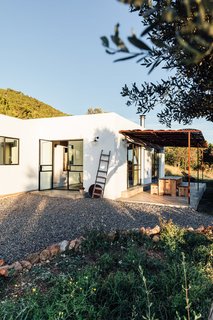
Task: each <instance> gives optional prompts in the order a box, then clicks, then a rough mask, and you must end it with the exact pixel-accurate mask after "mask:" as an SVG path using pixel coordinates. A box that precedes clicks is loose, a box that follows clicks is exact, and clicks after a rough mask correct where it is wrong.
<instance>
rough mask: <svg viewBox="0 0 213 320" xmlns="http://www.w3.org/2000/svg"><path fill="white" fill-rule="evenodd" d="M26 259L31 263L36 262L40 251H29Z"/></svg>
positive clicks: (38, 259)
mask: <svg viewBox="0 0 213 320" xmlns="http://www.w3.org/2000/svg"><path fill="white" fill-rule="evenodd" d="M27 260H28V261H29V262H30V263H31V264H36V263H38V262H39V261H40V253H39V252H35V253H30V254H29V255H28V257H27Z"/></svg>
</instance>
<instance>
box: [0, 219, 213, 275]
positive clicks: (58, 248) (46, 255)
mask: <svg viewBox="0 0 213 320" xmlns="http://www.w3.org/2000/svg"><path fill="white" fill-rule="evenodd" d="M186 230H188V231H190V232H198V233H203V234H208V235H213V226H208V227H204V226H200V227H199V228H197V229H193V228H192V227H190V228H187V229H186ZM132 232H138V233H141V234H144V235H146V236H148V237H151V238H152V240H153V241H154V242H158V241H159V240H160V233H161V228H160V226H158V225H156V226H155V227H154V228H150V227H148V228H144V227H141V228H137V229H130V230H123V231H119V233H120V234H124V235H128V234H130V233H132ZM107 236H108V238H109V239H110V240H112V241H113V240H114V239H115V238H116V236H117V231H113V232H110V233H108V234H107ZM84 240H86V239H85V238H84V237H82V236H81V237H79V238H76V239H73V240H63V241H61V242H59V243H56V244H53V245H51V246H48V247H46V248H45V249H43V250H41V251H40V252H35V253H30V254H29V255H28V256H27V258H26V259H25V260H20V261H16V262H14V263H12V264H6V262H5V261H4V260H3V259H0V277H8V276H9V275H10V273H11V274H12V275H14V274H18V273H19V272H24V271H26V270H30V269H31V268H32V267H33V266H34V265H38V264H39V263H41V264H42V263H48V262H50V260H51V259H52V258H54V257H55V256H57V255H59V254H61V253H64V252H65V251H74V252H78V251H79V250H80V248H81V244H82V242H83V241H84Z"/></svg>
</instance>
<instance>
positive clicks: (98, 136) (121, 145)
mask: <svg viewBox="0 0 213 320" xmlns="http://www.w3.org/2000/svg"><path fill="white" fill-rule="evenodd" d="M126 148H127V145H126V143H125V142H124V141H123V140H122V137H121V138H119V135H118V134H116V133H115V132H113V131H111V130H109V129H107V128H103V129H99V130H96V131H95V132H94V136H92V137H91V139H90V141H88V144H87V147H86V148H85V163H86V166H85V169H86V170H85V171H86V172H85V175H84V178H85V182H86V186H87V188H89V186H90V185H92V184H94V183H95V178H96V173H97V169H98V164H99V159H100V154H101V150H103V152H104V153H106V154H109V152H111V156H110V163H109V170H108V175H107V182H108V184H109V182H110V180H111V179H112V178H113V176H114V174H116V173H117V171H118V170H119V168H120V167H121V166H123V165H124V164H126V161H127V149H126ZM122 178H124V177H121V179H122ZM124 179H125V178H124ZM125 182H126V179H125Z"/></svg>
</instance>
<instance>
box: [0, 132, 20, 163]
mask: <svg viewBox="0 0 213 320" xmlns="http://www.w3.org/2000/svg"><path fill="white" fill-rule="evenodd" d="M6 164H10V165H11V164H19V139H15V138H6V137H0V165H6Z"/></svg>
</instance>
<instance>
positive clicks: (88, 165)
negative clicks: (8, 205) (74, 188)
mask: <svg viewBox="0 0 213 320" xmlns="http://www.w3.org/2000/svg"><path fill="white" fill-rule="evenodd" d="M140 128H141V127H140V126H139V125H138V124H136V123H134V122H132V121H129V120H128V119H125V118H123V117H121V116H119V115H117V114H115V113H104V114H96V115H83V116H70V117H57V118H45V119H32V120H20V119H15V118H12V117H7V116H3V115H0V136H8V137H13V138H19V139H20V159H19V165H7V166H5V165H0V195H3V194H11V193H16V192H23V191H27V190H37V189H38V172H39V139H47V140H72V139H73V140H74V139H83V142H84V162H83V165H84V176H83V179H84V187H85V190H86V191H87V190H88V188H89V187H90V185H91V184H93V183H94V181H95V176H96V172H97V168H98V162H99V157H100V152H101V150H102V149H103V150H104V152H106V153H108V152H109V151H111V159H110V166H109V173H108V180H107V185H106V189H105V197H106V198H111V199H116V198H118V197H120V195H121V192H122V191H124V190H126V188H127V163H126V160H127V149H126V147H127V146H126V143H125V141H123V140H122V139H123V136H122V135H120V134H119V130H125V129H130V130H131V129H140ZM97 136H98V137H99V139H98V142H94V138H95V137H97ZM146 162H147V164H146V165H147V171H146V174H145V176H146V177H145V178H146V179H148V175H149V172H150V167H149V166H150V163H149V161H148V160H147V161H146ZM147 181H148V180H147Z"/></svg>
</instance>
